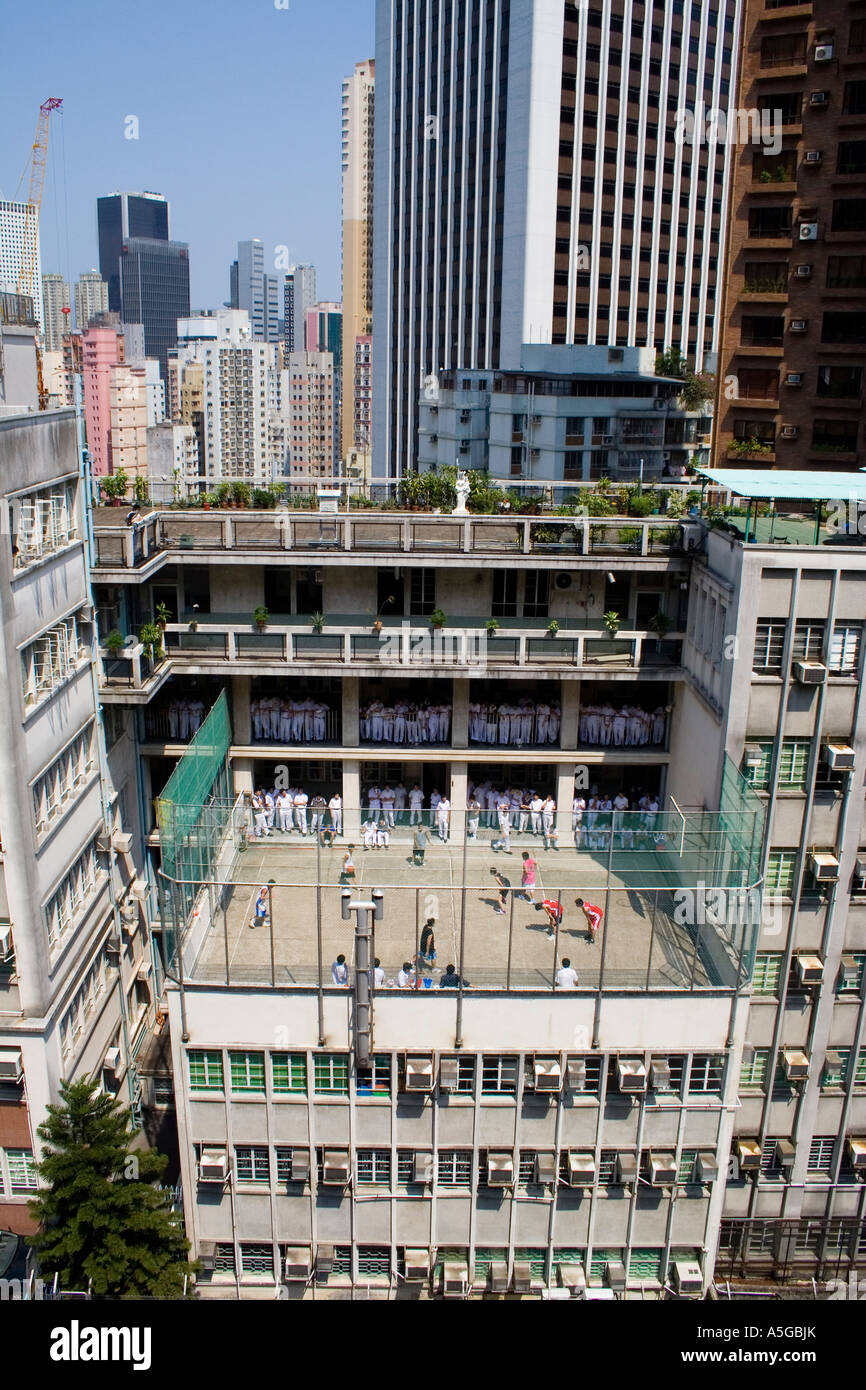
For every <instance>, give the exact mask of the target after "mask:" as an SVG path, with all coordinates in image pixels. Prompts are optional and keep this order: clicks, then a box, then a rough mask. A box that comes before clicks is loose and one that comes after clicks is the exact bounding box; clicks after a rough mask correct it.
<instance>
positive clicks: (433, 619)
mask: <svg viewBox="0 0 866 1390" xmlns="http://www.w3.org/2000/svg"><path fill="white" fill-rule="evenodd" d="M447 621H448V619H447V618H446V616H445V614H444V612H443V611H442V609H441V608H434V609H433V612H432V613H431V614H430V626H431V627H433V628H440V627H444V626H445V624H446V623H447Z"/></svg>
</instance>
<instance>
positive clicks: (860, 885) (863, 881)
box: [0, 859, 866, 945]
mask: <svg viewBox="0 0 866 1390" xmlns="http://www.w3.org/2000/svg"><path fill="white" fill-rule="evenodd" d="M853 891H854V892H855V893H862V892H864V891H866V859H855V860H854V890H853ZM0 945H2V942H0Z"/></svg>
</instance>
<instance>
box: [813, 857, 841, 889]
mask: <svg viewBox="0 0 866 1390" xmlns="http://www.w3.org/2000/svg"><path fill="white" fill-rule="evenodd" d="M809 872H810V873H811V874H812V877H813V878H814V879H815V880H816V882H818V883H835V882H836V881H837V880H838V878H839V860H838V859H837V858H836V856H835V854H810V855H809Z"/></svg>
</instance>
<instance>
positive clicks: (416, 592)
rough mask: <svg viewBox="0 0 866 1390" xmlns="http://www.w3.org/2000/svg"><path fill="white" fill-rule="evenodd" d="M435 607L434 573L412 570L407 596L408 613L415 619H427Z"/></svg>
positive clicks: (431, 570) (429, 570)
mask: <svg viewBox="0 0 866 1390" xmlns="http://www.w3.org/2000/svg"><path fill="white" fill-rule="evenodd" d="M435 607H436V571H435V570H434V569H413V570H412V579H411V590H410V595H409V612H410V614H412V615H413V616H415V617H421V618H424V617H429V616H430V614H431V613H432V612H433V610H434V608H435Z"/></svg>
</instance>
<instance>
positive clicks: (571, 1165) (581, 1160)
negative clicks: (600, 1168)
mask: <svg viewBox="0 0 866 1390" xmlns="http://www.w3.org/2000/svg"><path fill="white" fill-rule="evenodd" d="M567 1172H568V1185H569V1187H592V1185H593V1183H594V1182H595V1155H594V1154H591V1153H570V1154H569V1155H568V1164H567Z"/></svg>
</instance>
